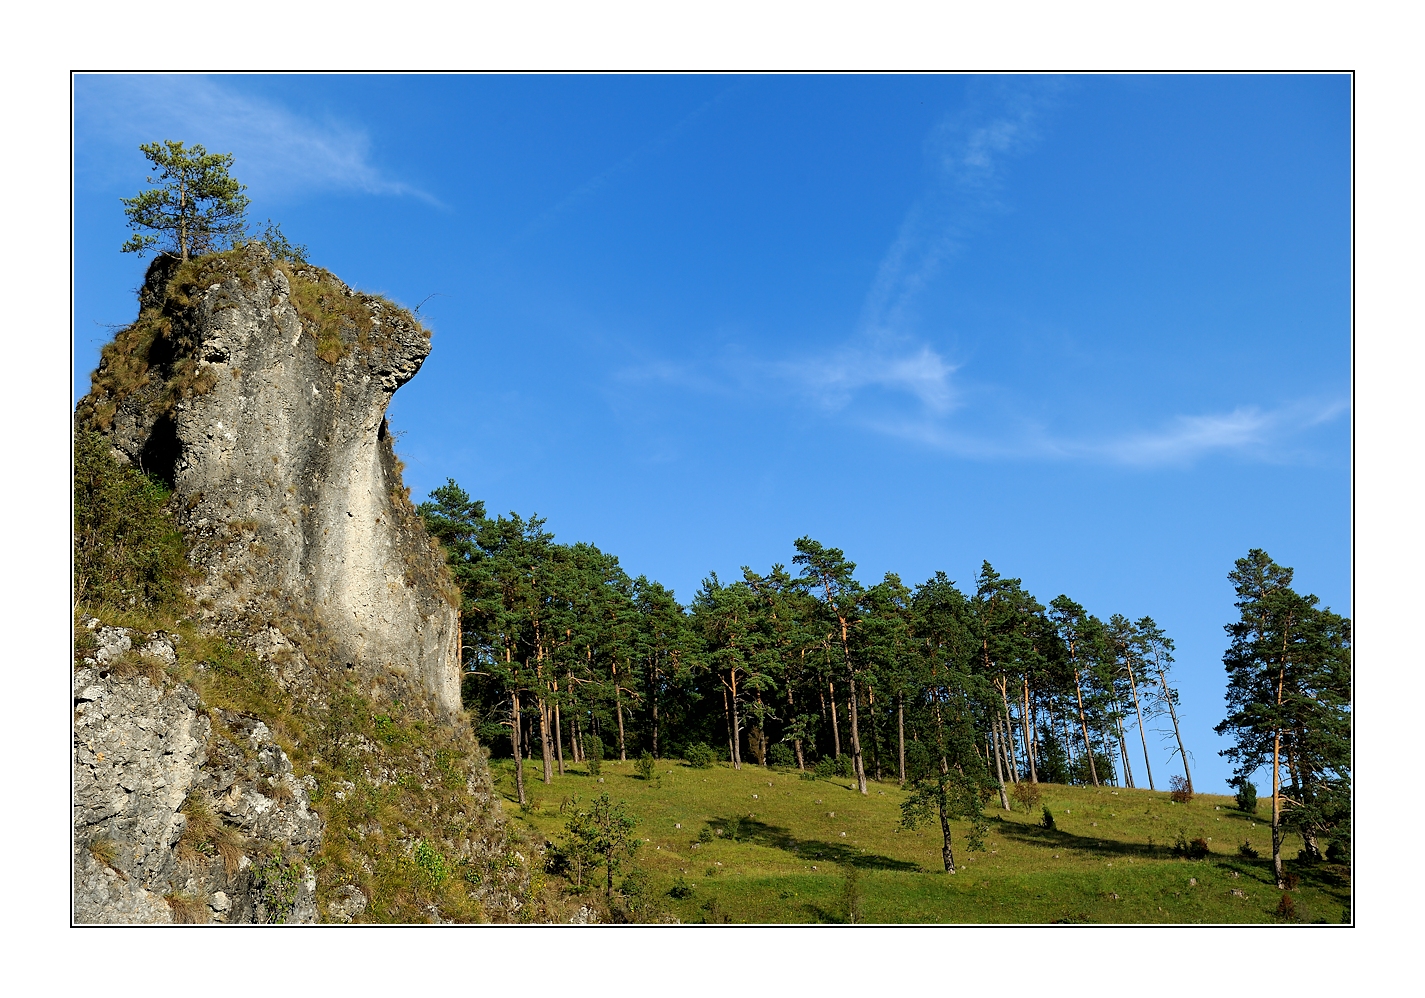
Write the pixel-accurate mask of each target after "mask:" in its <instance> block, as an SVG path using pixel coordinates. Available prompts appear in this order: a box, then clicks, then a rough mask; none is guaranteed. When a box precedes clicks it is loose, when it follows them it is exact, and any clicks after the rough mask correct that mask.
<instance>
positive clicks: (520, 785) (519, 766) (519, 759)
mask: <svg viewBox="0 0 1425 998" xmlns="http://www.w3.org/2000/svg"><path fill="white" fill-rule="evenodd" d="M522 723H523V722H522V720H521V718H520V695H519V693H518V692H512V693H510V739H511V741H513V742H514V744H513V745H512V746H511V748H513V749H514V755H515V790H516V792H518V794H519V798H520V804H527V803H529V802H528V801H527V800H526V799H525V795H524V757H523V756H522V755H521V754H520V726H521V725H522Z"/></svg>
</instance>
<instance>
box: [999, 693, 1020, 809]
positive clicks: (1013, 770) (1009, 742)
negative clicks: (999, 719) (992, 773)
mask: <svg viewBox="0 0 1425 998" xmlns="http://www.w3.org/2000/svg"><path fill="white" fill-rule="evenodd" d="M995 685H996V686H998V687H999V696H1000V700H1001V701H1003V703H1004V738H1003V740H1004V743H1005V744H1004V749H1005V758H1006V759H1007V760H1009V780H1010V782H1011V783H1018V782H1019V760H1018V759H1017V758H1015V755H1014V735H1013V734H1011V732H1013V731H1014V721H1013V720H1012V719H1011V718H1010V716H1009V681H1008V680H1007V679H1005V677H1003V676H1001V677H999V679H997V680H995Z"/></svg>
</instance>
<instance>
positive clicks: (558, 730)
mask: <svg viewBox="0 0 1425 998" xmlns="http://www.w3.org/2000/svg"><path fill="white" fill-rule="evenodd" d="M554 757H555V758H556V759H558V760H559V775H560V776H563V775H564V728H563V726H562V725H561V724H560V723H559V702H558V701H557V700H556V701H555V703H554Z"/></svg>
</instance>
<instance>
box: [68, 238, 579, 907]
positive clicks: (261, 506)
mask: <svg viewBox="0 0 1425 998" xmlns="http://www.w3.org/2000/svg"><path fill="white" fill-rule="evenodd" d="M139 303H140V314H139V317H138V319H137V320H136V321H135V322H134V323H133V324H132V325H131V326H129V327H126V328H125V329H124V330H121V331H120V332H119V333H118V334H117V335H116V337H115V339H114V341H113V342H112V343H111V344H109V345H108V346H106V347H105V349H104V352H103V357H102V360H101V363H100V366H99V369H98V370H97V371H96V372H95V374H94V377H93V390H92V391H91V392H90V394H89V395H87V396H86V397H85V398H84V399H83V400H82V401H81V402H80V404H79V406H78V408H77V410H76V413H75V416H76V427H77V429H78V430H79V431H80V432H81V433H84V434H89V433H97V434H99V435H100V438H101V439H102V440H106V441H107V443H108V447H109V449H110V450H109V453H110V454H111V456H112V458H114V459H115V460H117V461H118V462H120V463H121V464H127V465H130V466H132V467H136V468H138V469H139V470H141V471H143V472H145V473H147V474H149V475H150V476H153V477H157V478H160V479H162V480H164V481H166V482H167V483H169V484H170V486H171V489H172V493H173V495H172V499H171V501H170V502H169V507H168V508H169V509H170V510H171V511H172V513H173V516H174V519H175V521H176V524H177V526H178V528H179V529H180V531H181V533H182V534H183V536H184V539H185V543H186V546H187V550H188V561H189V563H190V564H191V569H192V571H193V578H192V579H191V580H190V584H189V586H188V591H189V594H190V596H191V599H190V600H189V604H188V605H189V607H190V610H187V611H185V614H184V617H183V619H182V620H181V621H179V620H175V622H174V623H172V624H171V625H170V624H165V625H164V626H171V627H175V628H177V629H178V630H181V631H183V634H184V635H186V637H183V636H181V635H179V634H177V633H169V632H167V631H163V630H158V631H155V630H153V629H152V628H151V627H149V628H141V629H136V628H134V627H132V626H130V627H119V626H112V624H113V621H108V622H105V621H101V620H99V619H96V618H95V617H91V616H85V617H83V618H82V619H79V620H77V621H76V631H75V635H76V637H75V641H76V653H75V673H74V703H75V713H74V841H73V862H74V866H73V877H74V880H73V883H74V909H73V910H74V918H75V920H76V921H79V922H155V921H157V922H166V921H195V922H209V921H226V922H298V921H314V920H318V921H323V920H324V921H335V922H349V921H369V920H372V919H385V920H393V919H394V920H422V921H448V920H452V919H461V920H505V919H513V918H519V919H522V920H526V919H531V918H539V919H542V918H546V917H554V916H553V915H552V913H551V911H550V910H549V908H548V905H547V897H546V895H545V894H544V893H543V890H544V889H543V888H542V887H540V886H539V881H538V880H537V879H534V878H532V877H531V873H530V869H529V865H528V862H527V860H526V859H525V858H524V856H525V853H529V854H531V855H533V854H535V853H536V852H537V851H538V847H534V848H531V846H530V845H529V844H527V843H522V842H517V841H516V840H515V839H514V838H513V834H514V833H513V832H511V831H510V829H509V828H508V826H506V825H504V824H503V822H502V821H501V820H500V817H499V813H498V806H497V804H496V802H495V797H494V794H493V791H492V788H491V786H490V779H489V773H488V770H487V769H486V767H485V762H484V755H483V754H482V750H481V749H480V747H479V746H478V745H477V744H476V743H475V740H474V738H473V736H472V734H471V731H470V728H469V724H468V719H467V718H466V717H465V716H464V714H463V713H461V710H460V657H459V640H460V621H459V615H458V609H457V608H458V606H459V595H458V592H457V591H456V590H455V589H454V587H453V585H452V583H451V582H450V578H449V575H448V573H447V572H446V570H445V568H444V565H443V559H442V555H441V552H440V550H439V548H438V546H437V545H436V544H435V543H434V542H433V541H432V540H431V539H430V537H429V535H428V534H427V533H426V531H425V529H424V526H423V524H422V522H421V520H420V517H419V514H418V513H417V511H416V510H415V509H414V507H413V506H412V505H411V502H410V499H409V496H408V493H407V491H406V490H405V489H404V488H403V486H402V484H401V477H400V463H399V461H398V460H397V458H396V456H395V453H394V451H393V450H392V447H391V436H390V433H389V430H388V427H387V424H386V419H385V413H386V406H387V404H388V403H389V402H390V400H391V396H392V394H393V393H394V392H395V391H396V389H397V388H399V387H400V386H401V385H402V384H404V383H405V382H406V381H409V380H410V378H411V377H413V376H414V375H415V373H416V371H417V370H418V369H419V368H420V365H421V362H422V361H423V360H424V359H425V357H426V355H427V354H428V353H429V351H430V340H429V333H428V332H426V331H425V330H424V329H422V328H421V326H420V325H419V324H418V323H417V322H416V321H415V319H414V318H413V317H412V316H411V315H410V314H409V313H407V312H406V311H404V310H403V309H401V308H399V307H398V306H395V305H393V304H391V303H390V302H387V301H385V300H383V299H380V298H377V297H374V296H367V295H362V294H359V293H357V292H354V291H352V290H351V289H350V288H348V287H347V286H346V285H345V284H343V283H341V282H340V281H339V280H337V279H336V278H335V277H333V276H332V275H331V274H329V273H327V272H325V271H322V270H319V269H317V268H313V267H308V266H305V265H293V264H290V263H287V262H284V261H277V260H273V259H272V258H271V257H270V255H269V254H268V252H267V250H266V249H264V248H263V247H262V246H261V245H259V244H256V243H253V244H249V245H247V246H246V247H243V248H241V249H235V250H232V251H229V252H226V253H217V254H211V255H209V256H205V257H200V258H197V259H195V260H192V261H189V262H186V263H180V262H179V261H177V260H176V259H173V258H171V257H160V258H158V259H157V260H155V261H154V262H153V264H152V265H151V266H150V267H149V271H148V274H147V277H146V280H145V283H144V286H143V289H142V290H141V292H140V295H139ZM84 439H85V440H92V439H94V438H91V437H88V436H85V437H84ZM86 446H89V445H86ZM95 446H96V447H97V449H95V450H94V451H93V453H96V454H101V455H102V454H103V453H104V451H103V445H102V444H98V445H95ZM106 461H107V459H106ZM108 466H110V467H112V462H110V463H109V465H108ZM117 472H118V473H124V474H127V472H124V471H123V469H117ZM517 846H518V848H517ZM521 849H523V850H524V852H521V851H520V850H521Z"/></svg>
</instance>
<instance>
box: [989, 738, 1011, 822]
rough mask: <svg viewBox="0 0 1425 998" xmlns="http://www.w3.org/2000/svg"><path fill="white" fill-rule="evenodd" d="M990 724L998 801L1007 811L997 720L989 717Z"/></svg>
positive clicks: (1007, 803) (1007, 800)
mask: <svg viewBox="0 0 1425 998" xmlns="http://www.w3.org/2000/svg"><path fill="white" fill-rule="evenodd" d="M990 724H991V725H992V727H991V729H990V740H991V741H993V742H994V743H995V746H994V755H995V776H996V777H997V778H998V780H999V803H1000V807H1002V808H1004V809H1005V810H1006V811H1008V810H1009V794H1007V793H1005V789H1004V767H1003V765H1001V763H1000V747H999V721H998V720H996V719H995V718H994V717H991V718H990Z"/></svg>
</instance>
